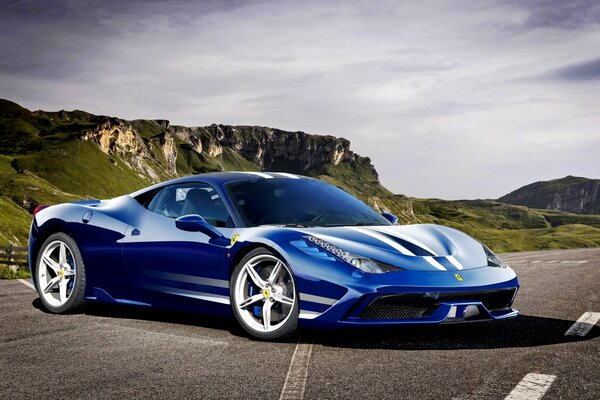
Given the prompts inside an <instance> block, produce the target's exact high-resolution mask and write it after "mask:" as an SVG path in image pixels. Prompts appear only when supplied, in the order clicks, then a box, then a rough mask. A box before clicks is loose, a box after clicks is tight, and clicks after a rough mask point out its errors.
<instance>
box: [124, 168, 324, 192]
mask: <svg viewBox="0 0 600 400" xmlns="http://www.w3.org/2000/svg"><path fill="white" fill-rule="evenodd" d="M272 178H278V179H313V178H309V177H307V176H303V175H296V174H289V173H286V172H250V171H228V172H208V173H205V174H197V175H190V176H184V177H182V178H176V179H171V180H169V181H165V182H161V183H157V184H155V185H152V186H149V187H146V188H144V189H141V190H138V191H136V192H134V193H131V194H129V196H131V197H136V196H139V195H140V194H142V193H145V192H147V191H149V190H154V189H156V188H159V187H163V186H167V185H173V184H177V183H186V182H195V181H202V182H206V183H212V184H213V185H217V186H223V185H224V184H226V183H228V182H233V181H255V180H259V179H272Z"/></svg>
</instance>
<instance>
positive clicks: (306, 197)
mask: <svg viewBox="0 0 600 400" xmlns="http://www.w3.org/2000/svg"><path fill="white" fill-rule="evenodd" d="M395 223H396V218H395V217H394V216H393V215H390V214H378V213H377V212H375V211H374V210H373V209H371V208H370V207H369V206H367V205H366V204H364V203H363V202H361V201H360V200H358V199H357V198H355V197H353V196H351V195H350V194H348V193H347V192H345V191H343V190H342V189H339V188H337V187H335V186H332V185H330V184H327V183H325V182H322V181H320V180H317V179H312V178H307V177H302V176H297V175H292V174H286V173H277V172H275V173H263V172H222V173H209V174H202V175H196V176H189V177H185V178H180V179H175V180H171V181H168V182H164V183H160V184H157V185H154V186H151V187H149V188H146V189H143V190H140V191H138V192H135V193H132V194H129V195H125V196H121V197H117V198H114V199H112V200H86V201H79V202H74V203H67V204H59V205H55V206H51V207H44V206H40V207H38V208H37V209H36V211H35V212H34V218H33V223H32V225H31V232H30V237H29V265H30V269H31V275H32V277H33V280H34V283H35V286H36V288H37V290H38V292H39V295H40V299H41V301H42V303H43V305H44V306H45V307H46V308H47V309H48V310H49V311H51V312H54V313H66V312H73V311H75V310H79V309H81V307H83V306H84V304H85V303H86V302H91V301H97V302H108V303H120V304H130V305H137V306H143V307H159V308H167V309H177V310H184V311H194V312H201V313H204V314H217V315H231V314H233V315H234V316H235V318H236V319H237V321H238V322H239V324H240V325H241V326H242V327H243V329H244V330H245V331H246V332H248V334H250V335H251V336H253V337H256V338H259V339H275V338H280V337H284V336H287V335H290V334H292V333H293V332H295V331H296V329H297V327H298V325H299V324H300V325H302V326H314V327H339V326H373V325H400V324H438V323H449V322H461V321H483V320H499V319H506V318H512V317H515V316H517V314H518V311H516V310H513V309H512V308H511V306H512V303H513V300H514V298H515V295H516V293H517V290H518V288H519V283H518V280H517V276H516V275H515V273H514V271H513V270H512V269H511V268H510V267H508V266H507V265H506V264H505V263H504V262H503V261H502V260H501V259H500V258H498V256H496V255H495V254H494V253H493V252H492V251H491V250H490V249H488V248H487V247H486V246H485V245H483V244H481V243H480V242H478V241H477V240H475V239H473V238H471V237H469V236H467V235H465V234H464V233H461V232H459V231H457V230H454V229H451V228H447V227H444V226H438V225H427V224H426V225H405V226H396V225H395Z"/></svg>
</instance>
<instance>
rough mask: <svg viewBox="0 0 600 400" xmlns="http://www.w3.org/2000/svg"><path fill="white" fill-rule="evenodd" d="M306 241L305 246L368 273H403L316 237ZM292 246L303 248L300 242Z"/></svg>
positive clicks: (309, 237)
mask: <svg viewBox="0 0 600 400" xmlns="http://www.w3.org/2000/svg"><path fill="white" fill-rule="evenodd" d="M304 240H305V241H306V242H303V243H304V244H305V245H307V244H312V245H314V246H316V247H317V248H319V249H322V250H325V251H326V252H327V253H329V254H332V255H334V256H336V257H337V258H339V259H341V260H343V261H345V262H347V263H348V264H350V265H352V266H353V267H354V268H357V269H359V270H361V271H363V272H367V273H370V274H383V273H384V272H393V271H402V268H399V267H394V266H392V265H388V264H385V263H382V262H379V261H375V260H372V259H370V258H368V257H363V256H359V255H356V254H353V253H350V252H348V251H344V250H342V249H340V248H339V247H337V246H335V245H333V244H331V243H329V242H326V241H325V240H323V239H319V238H316V237H314V236H304ZM307 242H308V243H307ZM292 244H294V246H296V247H299V248H300V246H301V244H300V243H298V241H295V242H292ZM301 250H302V249H301ZM305 253H307V254H311V253H310V252H309V251H305Z"/></svg>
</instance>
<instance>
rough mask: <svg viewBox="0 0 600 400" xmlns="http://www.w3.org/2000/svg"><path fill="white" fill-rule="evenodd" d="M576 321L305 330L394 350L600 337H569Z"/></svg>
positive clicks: (348, 343) (598, 330)
mask: <svg viewBox="0 0 600 400" xmlns="http://www.w3.org/2000/svg"><path fill="white" fill-rule="evenodd" d="M574 323H575V321H571V320H564V319H557V318H547V317H537V316H533V315H520V316H518V317H517V318H514V319H510V320H506V321H491V322H480V323H465V324H447V325H419V326H396V327H394V328H379V327H376V328H375V329H368V330H367V329H351V330H344V331H341V330H330V331H325V332H318V333H317V332H314V331H312V332H311V331H307V332H303V336H302V337H303V340H304V341H307V342H312V343H315V344H320V345H323V346H328V347H340V348H357V349H370V348H372V349H390V350H464V349H499V348H515V347H536V346H546V345H552V344H560V343H569V342H578V341H582V340H590V339H594V338H597V337H598V336H600V327H598V326H597V325H596V326H594V327H593V328H592V330H591V331H590V332H589V333H588V334H587V335H585V336H584V337H573V336H565V332H566V331H567V330H568V329H569V328H570V327H571V325H573V324H574Z"/></svg>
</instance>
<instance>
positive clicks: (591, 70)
mask: <svg viewBox="0 0 600 400" xmlns="http://www.w3.org/2000/svg"><path fill="white" fill-rule="evenodd" d="M547 76H548V77H549V78H550V77H553V78H558V79H565V80H572V81H589V80H596V79H600V58H596V59H593V60H588V61H584V62H581V63H576V64H570V65H567V66H564V67H562V68H559V69H557V70H555V71H553V72H551V73H549V74H548V75H547Z"/></svg>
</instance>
